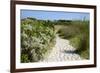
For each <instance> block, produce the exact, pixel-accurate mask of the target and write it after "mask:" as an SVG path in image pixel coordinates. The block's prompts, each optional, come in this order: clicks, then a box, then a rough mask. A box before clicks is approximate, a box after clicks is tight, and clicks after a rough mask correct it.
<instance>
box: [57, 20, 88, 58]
mask: <svg viewBox="0 0 100 73" xmlns="http://www.w3.org/2000/svg"><path fill="white" fill-rule="evenodd" d="M59 26H60V29H59V31H58V34H59V36H60V37H62V38H64V39H69V40H70V44H71V45H72V46H73V47H75V48H76V53H78V54H80V56H81V57H82V58H84V59H89V21H72V22H70V25H65V24H64V26H62V25H59ZM56 28H57V27H56Z"/></svg>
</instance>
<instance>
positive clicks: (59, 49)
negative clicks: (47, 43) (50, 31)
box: [42, 36, 81, 62]
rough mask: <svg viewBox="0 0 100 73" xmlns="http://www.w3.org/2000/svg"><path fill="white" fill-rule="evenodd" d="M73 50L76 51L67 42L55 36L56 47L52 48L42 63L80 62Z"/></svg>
mask: <svg viewBox="0 0 100 73" xmlns="http://www.w3.org/2000/svg"><path fill="white" fill-rule="evenodd" d="M75 50H76V49H75V48H74V47H72V46H71V45H70V43H69V40H66V39H62V38H60V37H59V36H56V45H55V46H54V47H53V50H52V51H51V52H50V54H49V56H48V57H47V58H45V59H44V60H43V61H42V62H60V61H69V60H71V61H72V60H81V57H80V56H79V55H78V54H76V53H75V52H74V51H75Z"/></svg>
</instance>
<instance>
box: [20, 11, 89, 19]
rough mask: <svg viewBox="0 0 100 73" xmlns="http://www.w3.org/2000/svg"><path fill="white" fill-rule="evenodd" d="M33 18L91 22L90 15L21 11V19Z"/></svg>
mask: <svg viewBox="0 0 100 73" xmlns="http://www.w3.org/2000/svg"><path fill="white" fill-rule="evenodd" d="M27 17H33V18H36V19H41V20H59V19H62V20H63V19H64V20H83V19H84V18H85V19H87V20H90V14H89V13H82V12H81V13H78V12H61V11H57V12H56V11H41V10H21V19H23V18H27Z"/></svg>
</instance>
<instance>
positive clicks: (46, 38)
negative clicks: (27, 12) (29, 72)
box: [21, 18, 55, 62]
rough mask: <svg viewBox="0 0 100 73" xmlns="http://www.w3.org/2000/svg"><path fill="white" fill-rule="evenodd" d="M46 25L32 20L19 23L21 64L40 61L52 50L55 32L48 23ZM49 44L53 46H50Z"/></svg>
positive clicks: (43, 22)
mask: <svg viewBox="0 0 100 73" xmlns="http://www.w3.org/2000/svg"><path fill="white" fill-rule="evenodd" d="M47 23H48V22H45V21H42V20H41V21H40V20H36V19H33V18H31V19H30V18H29V19H28V18H27V19H24V20H22V21H21V60H22V61H21V62H28V61H30V62H37V61H39V60H42V59H43V58H44V57H45V54H46V53H48V51H49V50H51V49H52V47H53V46H54V43H55V31H54V26H53V25H52V24H50V22H49V24H48V25H47ZM51 44H52V45H53V46H50V45H51ZM23 51H27V53H25V52H23ZM25 57H26V58H25ZM27 59H28V61H27ZM23 60H25V61H23Z"/></svg>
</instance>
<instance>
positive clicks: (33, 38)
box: [21, 17, 89, 63]
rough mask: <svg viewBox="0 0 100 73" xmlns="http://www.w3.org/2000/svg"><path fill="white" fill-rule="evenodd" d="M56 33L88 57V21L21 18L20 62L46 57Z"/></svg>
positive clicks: (83, 55) (80, 53) (84, 56)
mask: <svg viewBox="0 0 100 73" xmlns="http://www.w3.org/2000/svg"><path fill="white" fill-rule="evenodd" d="M56 34H58V35H59V36H60V37H61V38H64V39H68V40H69V41H70V44H71V45H72V46H73V47H75V48H76V51H75V52H76V53H78V54H79V55H80V56H81V57H83V58H85V59H89V21H88V20H87V21H86V20H85V21H78V20H55V21H49V20H38V19H35V18H29V17H28V18H25V19H21V62H22V63H28V62H37V61H39V60H43V59H44V58H45V57H47V55H48V52H50V50H52V47H53V46H54V45H55V39H56V37H55V36H56Z"/></svg>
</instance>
